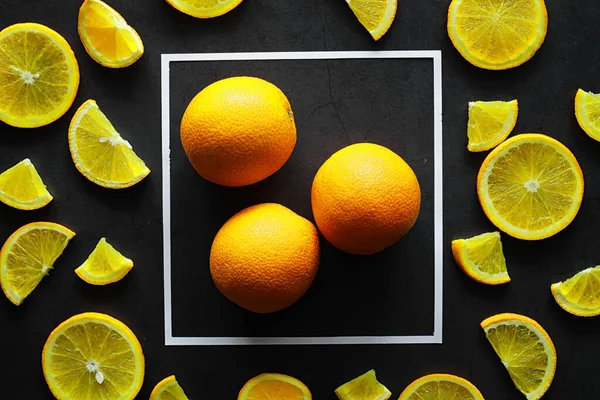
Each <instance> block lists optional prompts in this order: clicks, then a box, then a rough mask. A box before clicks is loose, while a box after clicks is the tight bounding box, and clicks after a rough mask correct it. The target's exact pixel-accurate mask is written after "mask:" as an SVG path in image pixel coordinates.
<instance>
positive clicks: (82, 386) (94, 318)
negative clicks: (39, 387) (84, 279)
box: [42, 313, 145, 400]
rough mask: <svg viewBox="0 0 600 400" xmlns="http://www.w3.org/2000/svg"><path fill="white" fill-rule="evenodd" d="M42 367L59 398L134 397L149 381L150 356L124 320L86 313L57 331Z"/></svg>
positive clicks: (130, 399)
mask: <svg viewBox="0 0 600 400" xmlns="http://www.w3.org/2000/svg"><path fill="white" fill-rule="evenodd" d="M42 369H43V372H44V377H45V378H46V383H47V384H48V387H49V388H50V391H51V392H52V394H53V395H54V396H55V397H56V398H57V399H62V400H90V399H119V400H133V399H135V398H136V396H137V394H138V392H139V391H140V388H141V387H142V383H143V381H144V370H145V361H144V353H143V352H142V346H141V345H140V342H139V340H138V339H137V337H136V336H135V334H134V333H133V332H132V331H131V329H129V328H128V327H127V326H126V325H125V324H124V323H122V322H121V321H119V320H117V319H115V318H113V317H111V316H109V315H105V314H99V313H84V314H79V315H75V316H74V317H71V318H69V319H68V320H66V321H65V322H63V323H62V324H60V325H59V326H58V327H57V328H56V329H54V331H52V333H51V334H50V336H49V337H48V340H47V341H46V344H45V345H44V350H43V352H42Z"/></svg>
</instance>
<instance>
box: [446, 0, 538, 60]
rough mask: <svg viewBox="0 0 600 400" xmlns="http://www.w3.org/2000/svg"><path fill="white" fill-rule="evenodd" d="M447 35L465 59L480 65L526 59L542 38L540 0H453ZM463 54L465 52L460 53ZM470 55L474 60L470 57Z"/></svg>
mask: <svg viewBox="0 0 600 400" xmlns="http://www.w3.org/2000/svg"><path fill="white" fill-rule="evenodd" d="M453 3H455V4H457V5H455V4H452V5H451V6H450V9H451V12H450V20H449V21H448V25H449V31H450V36H451V37H452V38H453V42H455V45H457V48H458V49H459V50H460V51H461V53H468V57H467V59H468V60H469V61H475V63H480V64H482V65H480V66H483V67H491V68H498V69H502V68H510V67H513V66H516V65H519V64H520V63H522V62H524V61H526V60H527V59H528V58H529V57H531V56H532V55H533V53H535V51H536V50H537V49H538V47H539V46H540V45H541V43H542V42H543V40H544V38H545V30H546V25H547V17H546V7H545V5H544V3H543V0H521V1H513V0H487V1H482V0H454V2H453ZM463 55H464V54H463ZM471 58H473V60H471Z"/></svg>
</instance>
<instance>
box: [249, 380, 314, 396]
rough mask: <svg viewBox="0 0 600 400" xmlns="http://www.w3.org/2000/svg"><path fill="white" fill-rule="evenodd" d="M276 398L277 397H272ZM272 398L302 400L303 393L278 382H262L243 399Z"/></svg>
mask: <svg viewBox="0 0 600 400" xmlns="http://www.w3.org/2000/svg"><path fill="white" fill-rule="evenodd" d="M272 396H277V397H272ZM272 398H277V399H285V400H288V399H289V400H304V399H305V397H304V393H303V392H302V390H300V389H299V388H298V387H296V386H294V385H292V384H290V383H288V382H283V381H279V380H269V381H262V382H261V383H260V384H259V385H256V386H254V387H253V388H252V389H250V391H249V392H248V395H247V396H246V397H245V399H246V400H271V399H272Z"/></svg>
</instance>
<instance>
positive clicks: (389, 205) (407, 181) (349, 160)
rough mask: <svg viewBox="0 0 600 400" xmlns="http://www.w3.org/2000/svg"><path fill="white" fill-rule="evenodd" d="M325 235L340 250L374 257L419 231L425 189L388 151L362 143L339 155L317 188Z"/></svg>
mask: <svg viewBox="0 0 600 400" xmlns="http://www.w3.org/2000/svg"><path fill="white" fill-rule="evenodd" d="M311 198H312V209H313V214H314V216H315V221H316V223H317V226H318V227H319V230H320V231H321V233H322V234H323V236H325V238H326V239H327V240H328V241H329V242H330V243H331V244H332V245H333V246H335V247H337V248H338V249H340V250H342V251H345V252H348V253H351V254H374V253H377V252H379V251H381V250H383V249H385V248H387V247H389V246H391V245H392V244H394V243H395V242H396V241H398V240H399V239H400V238H401V237H402V236H404V235H405V234H406V233H407V232H408V231H409V230H410V229H411V228H412V227H413V225H414V223H415V221H416V220H417V217H418V215H419V209H420V207H421V189H420V188H419V182H418V180H417V177H416V175H415V173H414V172H413V170H412V169H411V168H410V166H409V165H408V164H407V163H406V162H404V160H403V159H402V158H401V157H400V156H399V155H397V154H396V153H394V152H393V151H391V150H389V149H388V148H386V147H383V146H379V145H377V144H372V143H358V144H354V145H351V146H348V147H345V148H343V149H341V150H339V151H338V152H336V153H335V154H333V155H332V156H331V157H330V158H329V159H328V160H327V161H325V163H324V164H323V165H322V166H321V168H320V169H319V171H318V172H317V175H316V176H315V179H314V181H313V186H312V193H311Z"/></svg>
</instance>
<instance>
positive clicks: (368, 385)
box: [335, 369, 392, 400]
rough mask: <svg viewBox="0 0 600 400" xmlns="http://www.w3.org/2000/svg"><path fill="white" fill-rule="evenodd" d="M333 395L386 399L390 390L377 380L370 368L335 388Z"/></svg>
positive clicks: (343, 398) (350, 398)
mask: <svg viewBox="0 0 600 400" xmlns="http://www.w3.org/2000/svg"><path fill="white" fill-rule="evenodd" d="M335 395H336V396H337V397H338V399H340V400H387V399H389V398H390V397H391V395H392V392H390V391H389V390H388V388H386V387H385V386H383V384H381V383H380V382H379V381H378V380H377V376H376V375H375V370H373V369H372V370H370V371H368V372H366V373H364V374H362V375H361V376H359V377H356V378H354V379H352V380H351V381H350V382H346V383H344V384H343V385H342V386H340V387H338V388H337V389H335Z"/></svg>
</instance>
